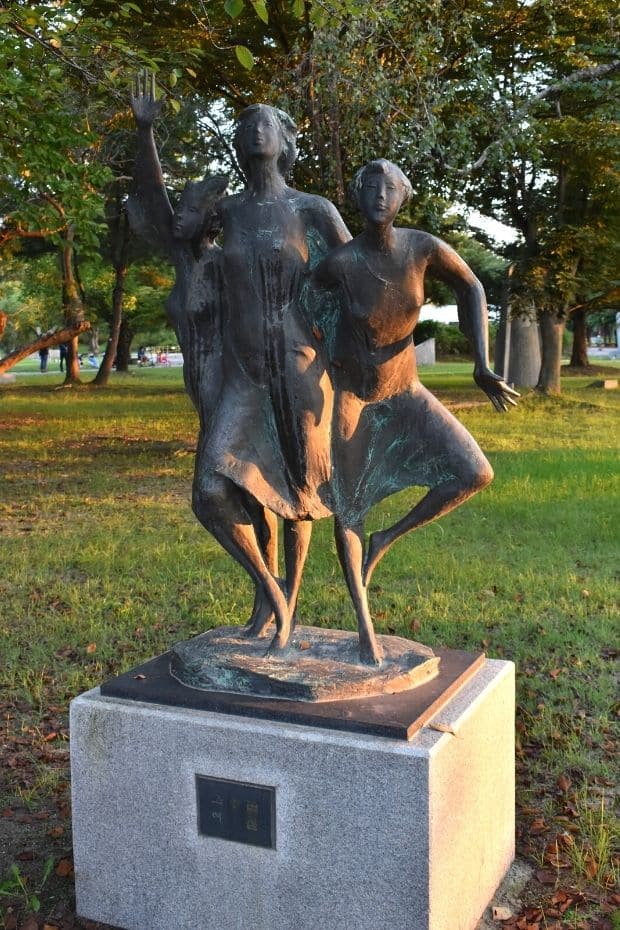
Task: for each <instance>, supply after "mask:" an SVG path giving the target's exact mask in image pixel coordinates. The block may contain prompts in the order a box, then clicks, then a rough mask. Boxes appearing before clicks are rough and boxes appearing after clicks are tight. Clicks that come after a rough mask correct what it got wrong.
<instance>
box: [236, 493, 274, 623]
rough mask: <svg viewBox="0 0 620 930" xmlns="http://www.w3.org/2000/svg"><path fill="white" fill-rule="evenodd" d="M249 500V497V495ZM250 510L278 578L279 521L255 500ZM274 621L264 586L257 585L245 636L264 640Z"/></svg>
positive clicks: (249, 506) (261, 542) (272, 570)
mask: <svg viewBox="0 0 620 930" xmlns="http://www.w3.org/2000/svg"><path fill="white" fill-rule="evenodd" d="M248 498H249V495H248ZM248 510H249V512H250V513H251V514H252V522H253V523H254V528H255V530H256V535H257V537H258V540H259V543H260V547H261V549H262V551H263V557H264V559H265V564H266V565H267V568H268V569H269V571H270V572H271V574H272V575H273V576H274V578H277V575H278V519H277V517H276V515H275V514H274V513H272V511H271V510H267V509H266V508H265V507H262V506H261V505H260V504H259V503H258V502H257V501H255V500H254V499H253V498H252V499H251V502H250V500H249V499H248ZM273 619H274V612H273V607H272V606H271V601H270V600H269V598H268V597H267V596H266V595H265V590H264V588H263V586H262V585H256V591H255V594H254V606H253V608H252V615H251V617H250V619H249V621H248V623H247V625H246V626H245V627H244V628H243V633H244V635H245V636H249V637H252V636H256V637H258V638H262V637H263V636H266V635H267V628H268V627H269V625H270V624H271V622H272V621H273Z"/></svg>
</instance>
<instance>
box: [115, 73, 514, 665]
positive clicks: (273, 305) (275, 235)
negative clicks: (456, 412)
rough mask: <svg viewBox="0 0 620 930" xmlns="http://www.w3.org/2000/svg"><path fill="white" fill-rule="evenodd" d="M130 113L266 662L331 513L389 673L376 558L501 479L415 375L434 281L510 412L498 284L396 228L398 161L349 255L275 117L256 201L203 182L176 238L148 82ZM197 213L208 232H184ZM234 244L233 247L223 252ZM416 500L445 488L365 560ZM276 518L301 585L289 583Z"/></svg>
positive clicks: (229, 533) (367, 192) (252, 133)
mask: <svg viewBox="0 0 620 930" xmlns="http://www.w3.org/2000/svg"><path fill="white" fill-rule="evenodd" d="M132 105H133V109H134V114H135V115H136V119H137V121H138V132H139V138H140V139H141V141H140V144H139V154H138V159H137V161H136V176H135V186H134V191H133V194H132V198H131V199H132V214H133V216H134V225H137V227H138V228H139V229H142V230H143V231H145V230H146V234H147V235H148V230H147V229H146V228H147V227H148V222H146V221H145V217H150V218H151V220H152V219H153V218H155V225H157V224H159V226H160V227H161V224H162V222H165V224H167V225H166V229H167V230H168V232H167V235H168V237H169V241H170V242H171V243H172V244H171V245H169V249H168V251H169V254H171V255H172V256H173V257H174V258H175V266H176V269H177V280H176V284H175V289H174V291H173V294H172V295H171V299H170V300H169V303H168V312H169V316H170V318H171V322H172V323H173V325H174V326H175V329H176V331H177V334H178V336H179V341H180V343H181V347H182V350H183V354H184V358H185V367H186V371H185V381H186V386H187V388H188V391H189V393H190V396H192V399H193V400H194V403H195V405H196V406H197V408H198V410H199V414H200V424H201V430H200V436H199V443H198V453H197V457H196V468H195V479H194V489H193V508H194V512H195V514H196V516H197V517H198V519H199V520H200V522H201V523H202V524H203V525H204V526H205V528H206V529H208V530H209V531H210V532H211V533H212V535H213V536H214V537H215V538H216V539H217V540H218V541H219V542H220V544H221V545H222V546H223V547H224V549H226V551H227V552H229V553H230V555H232V556H233V558H234V559H235V560H236V561H237V562H238V563H239V564H240V565H241V566H242V567H243V568H244V569H245V570H246V571H247V572H248V574H249V575H250V577H251V578H252V580H253V581H254V584H255V587H256V597H255V604H254V610H253V614H252V618H251V620H250V623H249V624H248V627H247V629H246V633H247V635H248V636H250V637H252V638H256V637H262V636H264V635H265V632H266V630H267V627H268V625H269V624H270V622H271V621H272V619H273V618H274V617H275V621H276V630H277V632H276V635H275V637H274V639H273V640H272V642H271V644H270V646H269V648H268V650H267V655H268V656H271V657H273V658H274V659H275V658H277V657H278V656H280V655H286V654H287V652H286V651H287V647H288V646H289V640H290V636H291V630H292V626H293V617H294V612H295V607H296V601H297V596H298V593H299V586H300V583H301V575H302V571H303V566H304V562H305V558H306V555H307V551H308V545H309V542H310V533H311V523H312V520H314V519H320V518H323V517H326V516H331V515H334V517H335V531H336V542H337V550H338V555H339V559H340V562H341V565H342V569H343V572H344V575H345V579H346V582H347V586H348V588H349V592H350V594H351V598H352V600H353V604H354V607H355V611H356V615H357V619H358V629H359V657H360V659H361V662H362V663H364V664H366V665H368V666H379V665H380V664H381V661H382V650H381V647H380V645H379V644H378V643H377V639H376V637H375V634H374V630H373V626H372V620H371V617H370V613H369V609H368V603H367V588H368V583H369V581H370V577H371V575H372V572H373V571H374V569H375V568H376V566H377V564H378V562H379V561H380V559H381V558H382V557H383V555H384V554H385V553H386V552H387V550H388V549H389V547H390V546H391V545H392V544H393V542H395V541H396V540H397V539H398V538H399V537H400V536H402V535H403V534H404V533H407V532H409V531H410V530H412V529H415V528H417V527H419V526H422V525H424V524H425V523H428V522H430V521H431V520H434V519H436V518H437V517H439V516H441V515H442V514H444V513H447V512H448V511H449V510H451V509H453V508H454V507H456V506H458V504H460V503H462V502H463V501H464V500H466V499H467V498H468V497H470V496H471V495H472V494H474V493H475V492H476V491H477V490H480V489H481V488H482V487H484V486H485V485H486V484H488V482H489V481H490V480H491V478H492V470H491V467H490V465H489V463H488V462H487V461H486V459H485V457H484V455H483V454H482V452H481V451H480V449H479V447H478V446H477V444H476V443H475V441H474V440H473V438H472V437H471V436H470V435H469V434H468V433H467V431H466V430H465V429H464V427H463V426H462V425H461V424H460V423H458V421H457V420H456V419H455V418H454V417H453V416H452V415H451V414H450V413H449V412H448V411H447V410H446V409H445V408H444V407H443V406H442V405H441V404H440V403H439V402H438V401H437V400H436V399H435V398H434V397H433V396H432V395H431V394H429V392H428V391H426V389H425V388H423V387H422V385H421V384H420V382H419V380H418V378H417V372H416V365H415V350H414V346H413V340H412V333H413V330H414V328H415V324H416V322H417V318H418V315H419V311H420V307H421V305H422V302H423V295H424V289H423V281H424V274H425V272H427V271H428V272H429V273H431V274H435V275H437V276H438V277H440V278H441V279H442V280H444V281H445V282H446V283H448V284H450V285H451V286H452V287H453V288H454V290H455V291H456V292H457V296H458V298H459V313H460V319H461V326H462V328H463V329H464V330H465V332H466V333H467V335H468V336H469V337H470V340H471V342H472V348H473V350H474V355H475V368H474V378H475V380H476V382H477V383H478V385H479V386H480V387H481V388H482V389H483V390H484V391H485V392H486V393H487V394H488V395H489V397H490V398H491V401H492V402H493V404H494V405H495V407H496V408H497V409H498V410H502V409H505V408H506V405H507V404H509V403H514V397H516V396H517V395H516V393H515V392H514V391H512V390H511V389H510V388H509V387H508V386H507V385H506V384H505V383H504V382H503V381H502V380H501V379H500V378H499V377H498V376H496V375H494V374H493V373H492V372H491V370H490V369H489V364H488V352H487V342H486V340H487V335H486V302H485V299H484V292H483V290H482V287H481V285H480V284H479V282H478V281H477V279H476V278H475V277H474V275H473V273H472V272H471V270H470V269H469V268H468V266H467V265H466V264H465V263H464V262H463V261H462V260H461V259H460V258H459V257H458V256H457V255H456V253H455V252H454V251H453V250H452V249H450V248H449V246H447V245H446V244H445V243H442V242H441V241H440V240H438V239H436V238H434V237H432V236H430V235H428V234H426V233H423V232H419V231H417V230H410V229H395V228H394V227H393V220H394V218H395V216H396V214H397V213H398V210H399V209H400V207H401V206H402V204H403V202H404V201H405V200H406V199H407V197H408V196H409V195H410V193H411V186H410V184H409V182H408V181H407V179H406V178H405V176H404V175H403V174H402V172H401V171H400V170H399V169H398V168H397V167H396V166H394V165H392V164H391V163H389V162H387V161H385V160H378V161H376V162H372V163H370V165H367V166H366V167H365V168H363V169H362V170H361V171H360V172H359V173H358V175H357V177H356V181H355V183H354V189H355V192H356V198H357V202H358V205H359V207H360V209H361V211H362V213H363V214H364V217H365V219H366V229H365V230H364V232H363V233H362V234H361V235H360V236H358V237H356V239H354V240H351V237H350V234H349V232H348V230H347V229H346V226H345V225H344V223H343V221H342V219H341V217H340V216H339V214H338V212H337V210H336V209H335V207H333V205H332V204H330V203H329V201H327V200H325V199H324V198H321V197H317V196H314V195H309V194H303V193H300V192H299V191H296V190H295V189H293V188H291V187H289V186H288V185H287V183H286V176H287V174H288V172H289V171H290V169H291V168H292V165H293V162H294V160H295V156H296V147H295V132H296V129H295V126H294V124H293V122H292V120H291V119H290V117H288V116H287V115H286V114H285V113H283V112H282V111H280V110H277V109H276V108H273V107H269V106H264V105H256V106H252V107H248V108H247V109H246V110H245V111H243V113H242V114H241V115H240V117H239V119H238V121H237V125H236V129H235V140H234V141H235V149H236V152H237V157H238V161H239V164H240V166H241V168H242V170H243V173H244V175H245V177H246V182H247V183H246V187H245V188H244V190H243V191H242V192H241V193H239V194H234V195H232V196H229V197H223V196H222V195H223V189H224V186H225V184H224V179H222V178H220V179H206V180H205V181H203V182H199V183H198V184H197V185H194V187H190V188H189V189H188V192H187V194H186V195H185V200H182V201H181V207H180V210H178V211H177V221H176V225H174V224H173V221H172V215H173V214H172V208H171V207H170V204H169V202H168V200H167V195H165V188H164V185H163V178H162V176H161V169H160V168H159V162H158V160H157V153H156V151H155V146H154V142H153V141H152V133H151V130H150V126H151V125H152V121H153V119H154V118H155V116H156V115H157V111H158V104H157V103H156V101H155V94H154V87H153V85H152V84H151V85H150V86H149V83H148V80H147V78H144V79H143V81H142V83H140V81H138V84H137V87H136V91H135V93H134V96H133V98H132ZM162 191H163V194H162ZM164 198H165V199H164ZM187 204H191V205H192V208H193V209H194V211H195V216H196V219H195V221H194V223H193V225H192V224H191V223H189V224H188V225H184V223H183V209H184V205H185V207H187ZM187 209H188V210H189V209H190V208H189V207H188V208H187ZM201 211H202V212H201ZM162 218H163V219H162ZM220 229H221V232H222V235H221V243H222V245H221V248H219V247H218V246H217V245H215V242H214V239H215V236H216V234H217V233H218V232H219V230H220ZM190 232H191V235H190ZM175 235H176V240H177V241H176V243H175V242H174V241H173V240H174V238H175ZM170 236H171V237H172V239H170ZM160 239H161V237H160ZM179 242H182V246H181V245H179ZM179 255H180V256H181V258H179V257H178V256H179ZM413 484H416V485H423V486H426V487H428V488H429V491H428V493H427V494H426V496H425V497H424V498H423V499H422V501H420V502H419V503H418V504H417V505H416V506H415V507H413V509H412V510H411V511H410V513H409V514H407V515H406V516H405V517H404V518H403V519H401V520H399V521H398V522H397V523H396V524H395V525H394V526H393V527H390V528H389V529H387V530H383V531H381V532H379V533H374V534H373V535H372V536H371V537H370V540H369V545H368V551H367V552H365V544H364V518H365V516H366V514H367V513H368V511H369V509H370V508H371V507H372V505H373V504H374V503H376V502H378V501H380V500H381V499H383V498H384V497H385V496H387V495H388V494H391V493H393V492H395V491H397V490H401V489H403V488H407V487H410V486H411V485H413ZM278 516H279V517H282V518H283V519H284V540H285V561H286V579H285V580H284V581H282V580H281V579H279V578H278V574H277V556H276V546H275V538H276V529H275V520H276V518H277V517H278Z"/></svg>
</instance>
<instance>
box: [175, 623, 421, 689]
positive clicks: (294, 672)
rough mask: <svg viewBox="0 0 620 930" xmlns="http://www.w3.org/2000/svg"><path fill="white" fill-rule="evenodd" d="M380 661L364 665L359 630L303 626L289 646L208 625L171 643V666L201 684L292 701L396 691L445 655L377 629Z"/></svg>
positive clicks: (415, 682)
mask: <svg viewBox="0 0 620 930" xmlns="http://www.w3.org/2000/svg"><path fill="white" fill-rule="evenodd" d="M377 643H378V646H379V648H380V649H381V652H382V654H383V660H382V662H381V665H364V664H362V662H360V658H359V638H358V635H357V633H351V632H349V631H348V630H332V629H325V628H324V627H317V626H298V627H296V629H295V630H294V631H293V634H292V636H291V639H290V642H289V645H288V647H287V648H286V650H285V651H284V652H281V653H276V654H275V655H272V654H271V653H270V651H269V645H270V639H269V638H267V637H266V638H264V639H257V638H256V637H248V636H244V635H243V630H242V629H241V627H238V626H223V627H218V628H217V629H215V630H207V632H206V633H201V634H200V636H194V638H193V639H188V640H186V641H185V642H182V643H177V644H176V646H173V647H172V650H171V651H172V662H171V663H170V672H171V674H172V675H173V676H174V677H175V678H177V679H178V680H179V681H180V682H181V684H183V685H189V687H191V688H199V689H200V690H202V691H234V692H235V693H236V694H247V695H249V696H250V697H259V696H260V697H270V698H286V699H287V700H289V701H312V702H314V701H346V700H348V699H349V698H355V699H356V700H357V699H358V698H362V697H375V696H376V695H379V694H396V693H397V692H398V691H408V690H409V689H410V688H418V687H419V686H420V685H421V684H423V683H424V682H425V681H428V680H429V679H430V678H434V677H435V675H436V674H437V670H438V667H439V659H438V658H437V656H436V655H434V653H433V650H432V649H429V647H428V646H424V645H423V644H422V643H416V642H414V641H413V640H410V639H405V638H404V637H402V636H377Z"/></svg>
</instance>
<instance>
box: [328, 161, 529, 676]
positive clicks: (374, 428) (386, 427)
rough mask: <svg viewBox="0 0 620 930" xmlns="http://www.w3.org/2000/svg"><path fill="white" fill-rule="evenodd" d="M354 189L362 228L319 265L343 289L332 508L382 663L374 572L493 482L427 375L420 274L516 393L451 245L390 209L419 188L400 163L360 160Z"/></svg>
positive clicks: (370, 641) (364, 645) (476, 286)
mask: <svg viewBox="0 0 620 930" xmlns="http://www.w3.org/2000/svg"><path fill="white" fill-rule="evenodd" d="M353 189H354V193H355V197H356V200H357V203H358V206H359V208H360V210H361V212H362V213H363V215H364V218H365V219H366V229H365V230H364V232H362V233H361V235H359V236H357V237H356V238H355V239H353V240H352V241H351V242H349V243H347V244H346V245H344V246H342V247H341V248H339V249H337V250H336V251H335V252H333V253H331V254H330V255H329V256H328V257H327V258H326V259H324V261H323V262H321V264H320V265H319V266H318V267H317V268H316V269H315V271H314V275H313V277H314V280H315V281H316V282H317V284H319V285H320V286H323V287H328V288H336V289H337V290H338V292H339V295H340V305H341V314H340V317H339V320H338V327H337V336H336V345H335V351H334V357H333V359H332V365H331V367H332V371H333V379H334V387H335V391H336V402H335V412H334V421H333V440H332V441H333V465H334V498H335V504H334V513H335V530H336V543H337V548H338V554H339V557H340V561H341V564H342V568H343V571H344V574H345V578H346V580H347V585H348V587H349V591H350V593H351V597H352V599H353V603H354V605H355V609H356V613H357V617H358V625H359V632H360V648H361V651H362V657H363V659H364V660H365V661H368V662H379V661H380V658H381V657H380V653H379V650H378V647H377V643H376V639H375V636H374V632H373V628H372V620H371V618H370V612H369V610H368V603H367V590H368V584H369V582H370V578H371V576H372V573H373V571H374V569H375V568H376V566H377V565H378V563H379V561H380V560H381V559H382V558H383V556H384V555H385V553H386V552H387V550H388V549H389V548H390V546H391V545H392V544H393V543H394V542H395V541H396V540H397V539H399V538H400V537H401V536H403V535H404V534H405V533H408V532H409V531H411V530H413V529H416V528H417V527H420V526H424V524H426V523H430V522H431V521H432V520H435V519H437V518H438V517H440V516H442V515H443V514H445V513H448V512H449V511H450V510H452V509H454V508H455V507H457V506H458V505H459V504H461V503H463V502H464V501H465V500H467V498H468V497H471V495H472V494H475V493H476V491H479V490H481V489H482V488H483V487H485V486H486V485H487V484H488V483H489V482H490V481H491V480H492V478H493V471H492V469H491V466H490V465H489V463H488V462H487V460H486V458H485V457H484V455H483V454H482V452H481V450H480V448H479V447H478V445H477V444H476V442H475V441H474V439H473V438H472V437H471V436H470V435H469V433H468V432H467V431H466V430H465V428H464V427H463V426H462V425H461V424H460V423H459V422H458V420H457V419H456V418H455V417H454V416H452V414H451V413H450V412H449V411H448V410H446V408H445V407H444V406H443V405H442V404H440V403H439V401H438V400H437V399H436V398H435V397H433V395H432V394H431V393H430V392H429V391H427V390H426V388H424V387H423V386H422V384H420V382H419V380H418V376H417V370H416V358H415V348H414V345H413V331H414V329H415V325H416V323H417V320H418V317H419V315H420V309H421V307H422V303H423V302H424V275H425V273H429V274H432V275H435V276H437V277H438V278H441V279H442V280H443V281H445V282H446V283H447V284H449V285H450V286H451V287H452V288H453V289H454V290H455V291H456V293H457V296H458V298H459V314H460V317H461V320H462V325H463V326H464V328H465V329H466V331H467V334H468V336H469V337H470V340H471V343H472V348H473V351H474V357H475V367H474V379H475V381H476V383H477V384H478V386H479V387H481V388H482V390H484V391H485V392H486V393H487V394H488V395H489V397H490V398H491V401H492V402H493V404H494V405H495V406H496V408H497V409H505V405H506V404H507V403H514V400H513V398H514V397H516V396H517V394H516V392H515V391H513V390H511V388H509V387H508V386H507V385H506V384H504V382H503V381H502V379H501V378H500V377H499V376H498V375H495V374H494V373H493V372H492V371H491V370H490V368H489V360H488V347H487V316H486V301H485V297H484V291H483V289H482V286H481V285H480V282H479V281H478V280H477V279H476V277H475V276H474V274H473V273H472V271H471V269H470V268H469V267H468V266H467V265H466V264H465V262H464V261H463V260H462V259H460V258H459V256H458V255H457V254H456V252H454V250H453V249H451V248H450V247H449V246H448V245H446V243H444V242H442V241H441V240H439V239H436V238H435V237H434V236H431V235H429V234H428V233H424V232H420V231H419V230H414V229H395V228H394V226H393V221H394V218H395V217H396V214H397V213H398V211H399V210H400V208H401V207H402V205H403V203H404V202H405V201H406V200H408V198H409V197H410V196H411V185H410V183H409V181H408V180H407V178H406V177H405V176H404V174H403V173H402V171H400V169H399V168H397V167H396V165H393V164H391V163H390V162H388V161H386V160H385V159H379V160H377V161H374V162H371V163H370V164H368V165H366V166H365V167H364V168H362V169H361V170H360V171H359V172H358V174H357V176H356V178H355V181H354V184H353ZM411 485H419V486H423V487H428V488H429V491H428V493H427V494H426V496H425V497H424V498H423V499H422V500H421V501H420V502H419V503H418V504H416V506H415V507H414V508H413V509H412V510H411V511H410V513H408V514H407V515H406V516H405V517H403V518H402V519H401V520H399V521H398V522H397V523H396V524H395V525H394V526H392V527H390V528H389V529H386V530H381V531H379V532H376V533H373V534H372V536H371V537H370V540H369V543H368V551H367V552H365V545H364V522H363V521H364V518H365V516H366V515H367V513H368V511H369V510H370V508H371V507H372V506H373V504H375V503H378V502H379V501H380V500H382V499H383V498H384V497H386V496H387V495H389V494H393V493H394V492H396V491H400V490H402V489H403V488H406V487H410V486H411Z"/></svg>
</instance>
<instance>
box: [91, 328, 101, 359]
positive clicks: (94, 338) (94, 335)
mask: <svg viewBox="0 0 620 930" xmlns="http://www.w3.org/2000/svg"><path fill="white" fill-rule="evenodd" d="M90 351H91V352H92V353H93V355H99V327H98V326H93V327H92V329H91V331H90Z"/></svg>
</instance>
